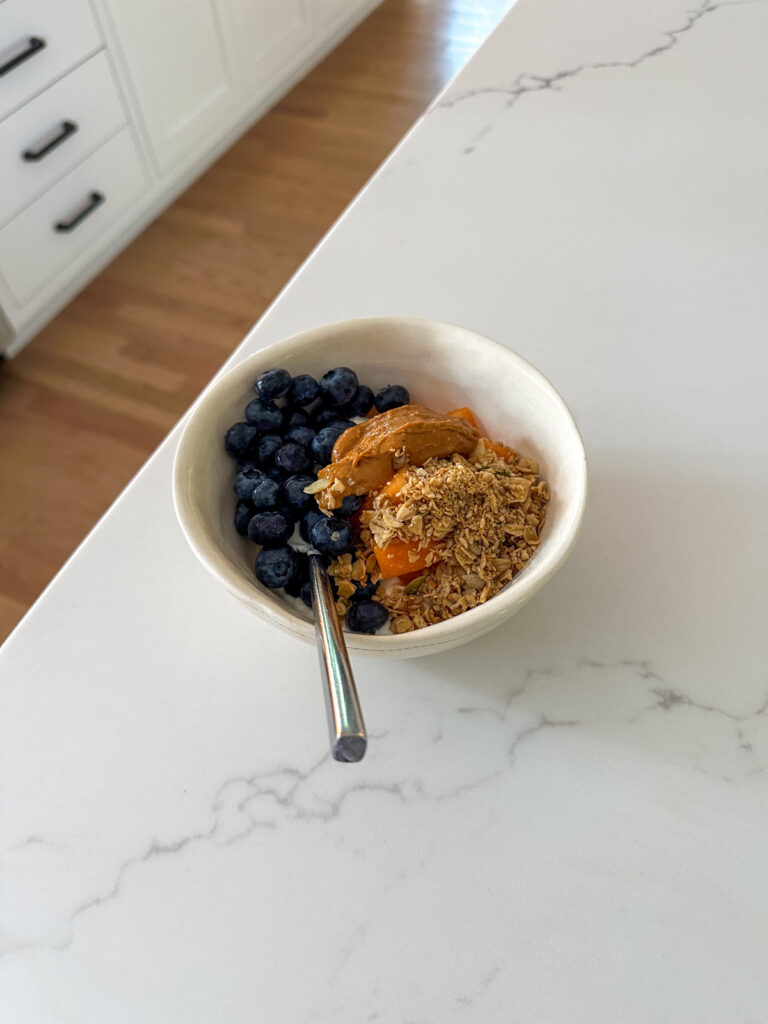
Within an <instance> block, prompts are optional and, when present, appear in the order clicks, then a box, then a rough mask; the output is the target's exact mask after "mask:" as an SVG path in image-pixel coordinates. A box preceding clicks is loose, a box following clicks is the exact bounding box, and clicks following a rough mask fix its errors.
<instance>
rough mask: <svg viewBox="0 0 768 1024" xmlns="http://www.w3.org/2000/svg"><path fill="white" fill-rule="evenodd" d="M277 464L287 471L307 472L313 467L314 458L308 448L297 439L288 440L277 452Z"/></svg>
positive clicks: (279, 467)
mask: <svg viewBox="0 0 768 1024" xmlns="http://www.w3.org/2000/svg"><path fill="white" fill-rule="evenodd" d="M275 465H276V466H277V467H278V469H283V470H285V472H286V473H291V474H293V473H307V472H308V471H309V470H310V469H312V459H311V458H310V457H309V453H308V452H307V449H306V448H304V447H303V446H302V445H300V444H296V442H295V441H286V442H285V444H284V445H283V446H282V447H281V448H278V449H277V451H276V452H275Z"/></svg>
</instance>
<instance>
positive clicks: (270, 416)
mask: <svg viewBox="0 0 768 1024" xmlns="http://www.w3.org/2000/svg"><path fill="white" fill-rule="evenodd" d="M253 390H254V391H255V392H256V398H254V399H253V400H252V401H250V402H249V403H248V405H247V406H246V407H245V420H244V421H242V422H240V423H235V424H234V425H233V426H231V427H230V428H229V430H228V431H227V433H226V436H225V438H224V447H225V448H226V450H227V452H228V453H229V454H230V455H231V456H232V458H234V459H237V473H236V476H235V483H234V490H235V494H236V496H237V505H236V507H235V529H236V530H237V532H238V533H239V534H241V536H243V537H246V536H247V537H249V538H250V539H251V540H252V541H253V542H254V543H256V544H259V545H260V546H261V551H259V553H258V555H257V556H256V565H255V572H256V577H257V579H258V580H259V581H260V582H261V583H263V584H264V586H265V587H270V588H272V589H280V588H282V589H284V590H285V592H286V593H287V594H290V595H291V597H300V598H301V599H302V601H304V603H305V604H306V605H307V606H308V607H311V604H312V598H311V588H310V584H309V568H308V562H307V558H306V556H305V555H302V554H301V553H300V552H298V551H296V550H295V548H293V547H292V546H291V545H290V544H289V543H288V542H289V540H290V538H291V536H292V535H293V532H294V529H295V527H296V525H297V524H298V528H299V533H300V534H301V536H302V537H303V538H304V540H305V541H307V542H308V543H310V544H312V545H313V547H315V548H317V550H318V551H319V552H320V554H321V555H322V556H323V558H324V559H325V560H326V562H330V561H332V560H333V559H335V558H338V557H339V555H343V554H344V553H345V552H346V551H351V550H352V548H353V547H354V545H355V532H354V529H353V527H352V524H351V523H350V521H349V517H350V516H352V515H354V514H355V513H356V512H358V511H359V509H360V507H361V505H362V503H363V498H358V497H356V496H353V495H350V496H349V497H347V498H345V499H344V502H343V505H342V507H341V508H340V509H337V510H336V511H335V512H334V513H333V516H332V517H330V518H329V517H328V516H326V515H324V514H323V513H322V512H320V511H319V509H318V507H317V503H316V501H315V499H314V497H313V496H312V495H311V494H307V493H306V491H305V488H306V487H307V486H308V485H309V484H311V483H312V482H313V480H316V479H317V475H316V474H317V471H318V470H319V469H321V468H322V467H323V466H327V465H328V463H329V462H330V461H331V453H332V452H333V446H334V444H335V443H336V441H337V440H338V438H339V437H340V436H341V434H343V433H344V431H345V430H346V429H347V428H348V427H351V426H353V423H354V420H353V417H362V416H365V415H366V414H367V413H368V412H369V411H370V410H371V408H372V407H374V406H375V407H376V410H377V412H386V411H387V410H388V409H396V408H398V407H399V406H401V405H406V404H407V403H408V402H409V400H410V396H409V394H408V391H407V390H406V389H405V388H404V387H402V386H401V385H399V384H394V385H390V386H388V387H385V388H382V389H381V391H379V392H378V393H377V394H376V395H374V393H373V391H372V390H371V389H370V388H369V387H366V386H365V384H360V382H359V381H358V379H357V374H356V373H355V372H354V371H353V370H350V369H349V367H348V366H337V367H336V368H335V369H334V370H329V371H328V373H326V374H325V375H324V376H323V377H322V379H321V380H320V381H319V382H318V381H316V380H315V379H314V377H311V376H310V375H309V374H307V373H302V374H300V375H299V376H298V377H292V376H291V374H290V373H289V372H288V370H267V371H266V372H264V373H262V374H260V375H259V376H258V378H257V379H256V382H255V384H254V385H253ZM355 585H356V586H357V588H358V590H357V593H356V594H355V595H354V597H353V598H352V599H351V602H350V608H349V611H348V612H347V616H346V623H347V626H348V628H349V629H351V630H352V631H353V632H356V633H375V632H376V630H377V629H379V628H380V627H381V626H383V625H384V623H385V622H386V620H387V612H386V610H385V609H384V608H383V607H382V605H380V604H379V603H378V602H377V601H375V600H373V595H374V592H375V590H376V586H375V585H370V584H369V585H366V586H363V585H360V584H355Z"/></svg>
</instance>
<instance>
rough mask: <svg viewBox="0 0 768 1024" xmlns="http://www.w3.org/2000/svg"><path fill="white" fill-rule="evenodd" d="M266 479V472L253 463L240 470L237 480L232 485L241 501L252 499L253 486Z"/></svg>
mask: <svg viewBox="0 0 768 1024" xmlns="http://www.w3.org/2000/svg"><path fill="white" fill-rule="evenodd" d="M263 479H264V474H263V473H262V471H261V470H260V469H258V468H257V467H256V466H253V465H247V466H245V467H244V468H243V469H241V470H238V473H237V476H236V477H235V482H234V484H233V485H232V486H233V488H234V491H235V494H236V495H237V496H238V498H239V499H240V500H241V501H248V500H250V497H251V494H252V492H253V488H254V487H255V486H256V484H257V483H258V482H259V480H263Z"/></svg>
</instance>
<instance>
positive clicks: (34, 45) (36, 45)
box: [0, 36, 45, 75]
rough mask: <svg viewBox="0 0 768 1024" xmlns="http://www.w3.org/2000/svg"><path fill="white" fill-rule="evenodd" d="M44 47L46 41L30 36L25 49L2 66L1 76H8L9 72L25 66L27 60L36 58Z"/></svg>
mask: <svg viewBox="0 0 768 1024" xmlns="http://www.w3.org/2000/svg"><path fill="white" fill-rule="evenodd" d="M44 47H45V40H44V39H41V38H40V37H39V36H30V37H29V39H28V40H27V42H26V43H25V44H24V48H23V49H22V50H20V51H19V52H18V53H15V54H14V55H13V57H9V58H8V60H7V61H6V62H5V64H3V65H2V66H0V75H7V74H8V72H9V71H13V69H14V68H17V67H18V66H19V64H23V63H24V61H25V60H29V58H30V57H34V56H35V54H36V53H37V51H38V50H42V49H43V48H44Z"/></svg>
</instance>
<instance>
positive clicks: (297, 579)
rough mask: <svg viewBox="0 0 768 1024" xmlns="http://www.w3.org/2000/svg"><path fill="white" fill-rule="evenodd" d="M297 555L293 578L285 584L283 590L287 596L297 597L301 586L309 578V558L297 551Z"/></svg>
mask: <svg viewBox="0 0 768 1024" xmlns="http://www.w3.org/2000/svg"><path fill="white" fill-rule="evenodd" d="M298 555H299V561H298V564H297V566H296V572H295V573H294V576H293V579H292V580H291V582H290V583H286V585H285V592H286V594H288V596H289V597H299V596H300V595H301V588H302V587H303V586H304V584H305V583H306V582H307V580H308V579H309V559H308V558H307V556H306V555H303V554H301V552H298Z"/></svg>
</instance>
